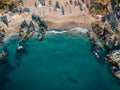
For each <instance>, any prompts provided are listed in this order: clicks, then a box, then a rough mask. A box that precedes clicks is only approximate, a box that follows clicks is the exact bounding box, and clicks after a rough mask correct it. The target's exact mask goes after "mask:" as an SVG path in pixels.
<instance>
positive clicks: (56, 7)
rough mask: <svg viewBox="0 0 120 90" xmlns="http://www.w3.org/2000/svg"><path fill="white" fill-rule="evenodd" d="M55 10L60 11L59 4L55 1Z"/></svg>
mask: <svg viewBox="0 0 120 90" xmlns="http://www.w3.org/2000/svg"><path fill="white" fill-rule="evenodd" d="M55 9H56V10H58V9H60V4H59V2H58V1H56V3H55Z"/></svg>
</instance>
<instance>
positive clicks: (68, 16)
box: [7, 0, 94, 35]
mask: <svg viewBox="0 0 120 90" xmlns="http://www.w3.org/2000/svg"><path fill="white" fill-rule="evenodd" d="M58 1H59V3H60V6H63V7H64V15H62V11H61V9H60V10H57V11H55V10H54V4H55V2H56V0H52V5H53V6H51V7H50V6H49V5H48V1H47V0H46V5H45V7H41V6H40V4H39V1H35V0H30V1H28V0H23V2H24V7H25V8H29V9H30V13H22V15H18V14H15V15H13V16H8V21H9V27H7V35H9V34H13V33H17V32H18V31H19V27H20V24H21V23H22V21H23V20H26V21H27V22H28V23H29V21H30V20H31V14H32V13H34V14H37V15H39V16H40V18H41V20H44V21H45V22H46V23H47V25H48V30H51V29H65V30H68V29H71V28H75V27H81V28H86V29H88V30H92V28H91V22H93V21H94V18H93V17H91V16H90V15H89V12H88V11H87V9H85V10H83V11H80V7H79V6H76V7H75V6H74V5H68V6H65V5H64V3H65V2H67V1H69V0H58ZM73 1H74V0H73ZM35 2H36V3H37V5H38V6H37V7H34V3H35ZM70 10H71V11H70Z"/></svg>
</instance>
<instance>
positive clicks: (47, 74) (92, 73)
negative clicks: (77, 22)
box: [0, 33, 120, 90]
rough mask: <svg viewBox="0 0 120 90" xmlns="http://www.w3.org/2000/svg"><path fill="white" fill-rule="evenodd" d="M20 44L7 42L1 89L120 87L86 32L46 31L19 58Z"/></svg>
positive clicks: (112, 89)
mask: <svg viewBox="0 0 120 90" xmlns="http://www.w3.org/2000/svg"><path fill="white" fill-rule="evenodd" d="M17 43H18V40H17V39H14V38H12V37H11V38H10V39H9V40H8V41H7V43H6V47H7V48H8V49H9V56H8V60H9V63H8V64H6V63H5V64H1V65H0V90H120V85H119V83H118V82H117V80H116V79H115V78H114V77H113V75H112V74H111V73H110V71H109V69H108V67H107V65H106V64H101V63H99V61H98V60H97V59H96V58H95V56H94V55H93V53H92V52H91V45H90V42H89V40H88V39H87V38H86V36H84V35H80V34H74V35H72V34H68V33H63V34H46V35H45V37H44V39H43V40H42V41H37V40H36V37H35V36H34V37H33V38H31V39H29V40H28V41H27V42H26V50H27V52H26V53H24V54H21V55H19V59H16V54H15V53H16V47H17Z"/></svg>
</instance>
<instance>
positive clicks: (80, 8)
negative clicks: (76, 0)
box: [79, 3, 83, 11]
mask: <svg viewBox="0 0 120 90" xmlns="http://www.w3.org/2000/svg"><path fill="white" fill-rule="evenodd" d="M79 5H80V11H83V9H82V3H80V4H79Z"/></svg>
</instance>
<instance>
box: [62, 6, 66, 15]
mask: <svg viewBox="0 0 120 90" xmlns="http://www.w3.org/2000/svg"><path fill="white" fill-rule="evenodd" d="M61 9H62V15H65V13H64V7H63V6H62V7H61Z"/></svg>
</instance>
